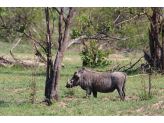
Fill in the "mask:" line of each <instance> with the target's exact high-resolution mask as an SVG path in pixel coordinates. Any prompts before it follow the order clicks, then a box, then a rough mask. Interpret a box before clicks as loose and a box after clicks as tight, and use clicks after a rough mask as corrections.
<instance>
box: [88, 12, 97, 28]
mask: <svg viewBox="0 0 164 123" xmlns="http://www.w3.org/2000/svg"><path fill="white" fill-rule="evenodd" d="M89 18H90V22H91V24H92V26H93V27H94V28H95V29H96V30H97V28H96V26H95V25H94V24H93V22H92V11H91V12H90V16H89Z"/></svg>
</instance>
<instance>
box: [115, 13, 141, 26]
mask: <svg viewBox="0 0 164 123" xmlns="http://www.w3.org/2000/svg"><path fill="white" fill-rule="evenodd" d="M137 17H138V15H135V16H134V17H133V18H131V19H129V20H124V21H122V22H120V23H118V24H116V25H114V26H115V27H116V26H118V25H120V24H123V23H125V22H129V21H132V20H134V19H135V18H137Z"/></svg>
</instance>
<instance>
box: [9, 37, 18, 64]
mask: <svg viewBox="0 0 164 123" xmlns="http://www.w3.org/2000/svg"><path fill="white" fill-rule="evenodd" d="M20 41H21V38H20V39H19V40H18V42H17V43H16V44H15V45H14V46H13V47H12V48H11V50H10V54H11V56H12V57H13V58H14V60H15V61H18V59H17V58H16V57H15V56H14V55H13V53H12V50H13V49H14V48H15V47H16V46H17V44H18V43H19V42H20Z"/></svg>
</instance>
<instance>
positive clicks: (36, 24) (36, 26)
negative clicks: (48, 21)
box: [34, 23, 47, 35]
mask: <svg viewBox="0 0 164 123" xmlns="http://www.w3.org/2000/svg"><path fill="white" fill-rule="evenodd" d="M34 25H35V26H36V27H38V28H39V29H40V30H41V31H42V32H43V33H44V34H45V35H47V33H45V32H44V31H43V29H42V28H40V27H39V26H38V25H37V24H36V23H34Z"/></svg>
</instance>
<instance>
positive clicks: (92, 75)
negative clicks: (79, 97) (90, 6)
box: [79, 69, 105, 87]
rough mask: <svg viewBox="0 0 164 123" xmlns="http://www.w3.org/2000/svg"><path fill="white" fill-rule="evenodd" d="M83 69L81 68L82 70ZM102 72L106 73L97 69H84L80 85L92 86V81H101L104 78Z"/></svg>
mask: <svg viewBox="0 0 164 123" xmlns="http://www.w3.org/2000/svg"><path fill="white" fill-rule="evenodd" d="M80 70H81V69H79V71H80ZM102 74H105V73H99V72H95V71H91V70H88V69H84V70H83V73H82V76H81V77H80V85H81V86H83V87H85V86H91V84H92V82H93V81H94V82H99V80H100V79H102Z"/></svg>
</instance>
